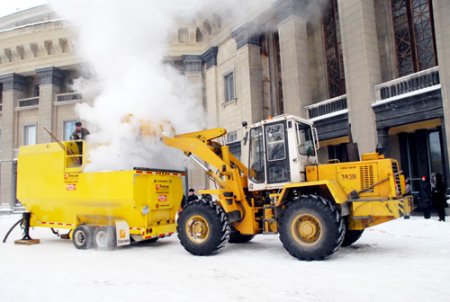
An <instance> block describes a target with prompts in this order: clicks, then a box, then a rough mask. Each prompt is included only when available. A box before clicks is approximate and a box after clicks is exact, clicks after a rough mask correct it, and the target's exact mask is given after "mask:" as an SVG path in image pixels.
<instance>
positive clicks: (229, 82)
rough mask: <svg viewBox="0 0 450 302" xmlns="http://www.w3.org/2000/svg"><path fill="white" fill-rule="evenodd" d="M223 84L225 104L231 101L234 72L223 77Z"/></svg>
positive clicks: (232, 98)
mask: <svg viewBox="0 0 450 302" xmlns="http://www.w3.org/2000/svg"><path fill="white" fill-rule="evenodd" d="M224 82H225V102H229V101H233V100H234V99H235V94H234V72H230V73H228V74H226V75H225V76H224Z"/></svg>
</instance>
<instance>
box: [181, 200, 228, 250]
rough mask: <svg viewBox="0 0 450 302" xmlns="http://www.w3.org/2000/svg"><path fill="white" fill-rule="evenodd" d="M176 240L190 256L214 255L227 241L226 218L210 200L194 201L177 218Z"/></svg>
mask: <svg viewBox="0 0 450 302" xmlns="http://www.w3.org/2000/svg"><path fill="white" fill-rule="evenodd" d="M177 222H178V226H177V232H178V238H179V239H180V243H181V245H182V246H183V247H184V248H185V249H186V250H187V251H188V252H189V253H191V254H193V255H198V256H209V255H214V254H216V253H217V252H218V251H219V250H220V249H221V248H223V247H224V246H225V244H226V243H227V242H228V240H229V236H230V235H229V233H230V226H229V223H228V217H227V215H226V214H225V212H224V211H223V210H222V208H221V207H220V206H218V205H217V204H216V203H214V202H213V201H210V200H204V199H202V200H195V201H192V202H190V203H188V204H187V205H186V207H185V208H184V209H183V211H182V212H181V213H180V216H179V218H178V221H177Z"/></svg>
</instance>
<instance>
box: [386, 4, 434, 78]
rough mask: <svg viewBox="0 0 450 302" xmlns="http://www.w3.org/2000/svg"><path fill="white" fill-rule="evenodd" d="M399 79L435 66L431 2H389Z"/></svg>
mask: <svg viewBox="0 0 450 302" xmlns="http://www.w3.org/2000/svg"><path fill="white" fill-rule="evenodd" d="M391 8H392V21H393V22H392V23H393V26H394V39H395V52H396V58H397V70H398V74H399V76H403V75H407V74H410V73H414V72H418V71H421V70H424V69H428V68H431V67H433V66H436V65H437V56H436V43H435V41H436V40H435V33H434V20H433V7H432V4H431V0H391Z"/></svg>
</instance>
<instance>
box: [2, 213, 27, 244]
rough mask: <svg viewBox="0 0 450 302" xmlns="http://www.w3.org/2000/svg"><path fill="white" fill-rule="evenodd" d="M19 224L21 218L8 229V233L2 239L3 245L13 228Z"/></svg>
mask: <svg viewBox="0 0 450 302" xmlns="http://www.w3.org/2000/svg"><path fill="white" fill-rule="evenodd" d="M21 222H22V218H20V219H19V221H17V222H16V223H15V224H14V225H13V226H12V227H11V228H10V229H9V231H8V233H6V236H5V238H3V243H5V242H6V239H8V236H9V234H11V232H12V230H14V228H15V227H16V226H17V225H18V224H19V223H21Z"/></svg>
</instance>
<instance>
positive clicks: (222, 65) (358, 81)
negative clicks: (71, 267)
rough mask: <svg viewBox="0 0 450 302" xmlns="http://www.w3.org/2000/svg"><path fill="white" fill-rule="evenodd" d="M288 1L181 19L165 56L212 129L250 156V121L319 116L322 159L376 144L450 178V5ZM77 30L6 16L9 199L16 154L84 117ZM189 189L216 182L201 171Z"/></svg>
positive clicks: (408, 164) (1, 23)
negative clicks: (258, 9)
mask: <svg viewBox="0 0 450 302" xmlns="http://www.w3.org/2000/svg"><path fill="white" fill-rule="evenodd" d="M313 3H314V1H308V0H279V1H276V2H275V3H274V4H273V5H272V7H271V8H269V9H268V10H267V11H265V12H263V13H262V14H260V15H259V16H256V17H254V18H252V19H251V20H247V22H245V23H241V24H240V25H238V26H236V25H235V24H234V23H231V22H230V21H229V19H228V17H227V16H221V15H216V14H210V15H208V14H206V15H203V16H202V17H198V18H197V19H195V20H190V19H188V20H178V23H177V24H178V28H177V30H176V31H174V32H173V33H172V35H171V47H170V48H169V51H168V53H167V56H166V61H167V62H168V63H169V64H172V65H173V66H175V67H176V68H177V69H179V70H180V72H181V73H183V74H184V76H185V78H186V80H187V81H188V82H189V83H192V84H195V87H199V88H198V97H199V98H200V99H202V100H203V104H204V107H205V109H206V112H207V121H208V127H225V128H227V129H228V134H227V143H228V144H229V146H230V147H231V149H232V150H233V152H234V153H235V154H237V155H238V156H239V155H240V154H241V139H242V135H243V132H242V126H241V123H242V121H247V122H249V123H251V122H256V121H259V120H261V119H265V118H268V117H270V116H276V115H279V114H283V113H289V114H294V115H298V116H301V117H304V118H308V119H310V120H311V121H313V122H314V123H315V125H316V127H317V128H318V132H319V138H320V144H321V150H320V152H319V155H320V158H321V160H322V162H326V161H327V160H328V159H339V160H341V161H346V160H348V158H347V154H346V152H345V143H347V142H349V141H350V140H353V141H354V142H357V143H358V147H359V152H360V153H362V152H372V151H374V150H375V149H376V147H377V145H378V146H379V147H380V146H382V147H383V148H384V149H385V153H386V154H387V155H388V156H390V157H393V158H396V159H398V160H399V161H400V162H401V165H402V169H403V171H404V172H405V174H406V175H407V176H408V177H409V178H411V179H412V189H413V191H416V190H417V189H418V178H419V177H421V176H422V175H430V174H431V173H432V172H439V173H441V174H443V175H444V177H445V178H446V179H447V180H448V179H449V177H450V175H449V160H448V155H449V152H450V148H449V147H448V144H447V141H449V140H450V130H449V127H450V101H449V94H450V33H449V32H448V30H447V29H448V28H450V27H449V25H450V24H449V23H450V19H449V18H448V16H450V2H449V1H446V0H389V1H375V0H329V1H328V3H327V4H326V5H324V7H313V6H312V4H313ZM73 39H74V34H73V32H72V31H71V30H70V29H69V28H67V26H65V25H64V23H63V21H61V20H59V19H57V17H55V16H54V14H53V13H52V12H51V11H50V10H49V9H48V8H47V7H45V6H44V7H38V8H34V9H31V10H27V11H23V12H20V13H16V14H13V15H11V16H7V17H4V18H2V19H0V41H1V43H0V48H1V49H0V83H1V84H0V91H1V93H0V95H1V99H0V100H1V106H2V107H1V108H2V111H1V116H0V125H1V126H0V127H1V176H0V186H1V196H0V197H1V200H0V202H1V204H3V205H11V204H13V203H14V200H15V199H14V197H13V196H14V184H15V181H14V177H15V174H14V173H15V165H16V161H15V160H16V153H15V152H16V151H15V150H17V148H18V147H19V146H20V145H22V144H29V143H42V142H47V141H50V138H49V137H48V136H47V134H45V133H44V132H42V131H41V130H39V129H40V128H42V127H47V128H48V129H51V130H52V131H53V132H54V133H55V134H56V135H57V136H58V138H60V139H64V137H66V135H67V133H68V132H69V131H70V129H71V127H72V125H73V121H75V120H76V119H77V117H76V115H75V112H74V104H75V103H77V102H82V101H86V100H83V98H82V96H81V95H80V94H78V93H77V92H73V91H70V87H71V86H70V83H71V81H73V79H74V78H76V77H78V76H80V74H79V70H80V68H79V67H80V63H81V62H80V60H79V59H78V58H77V57H76V55H75V53H74V51H73V42H72V41H73ZM189 182H190V185H194V186H195V187H196V188H202V187H205V186H207V180H206V179H205V177H204V176H203V175H202V174H201V173H197V171H195V170H192V171H190V173H189Z"/></svg>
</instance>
